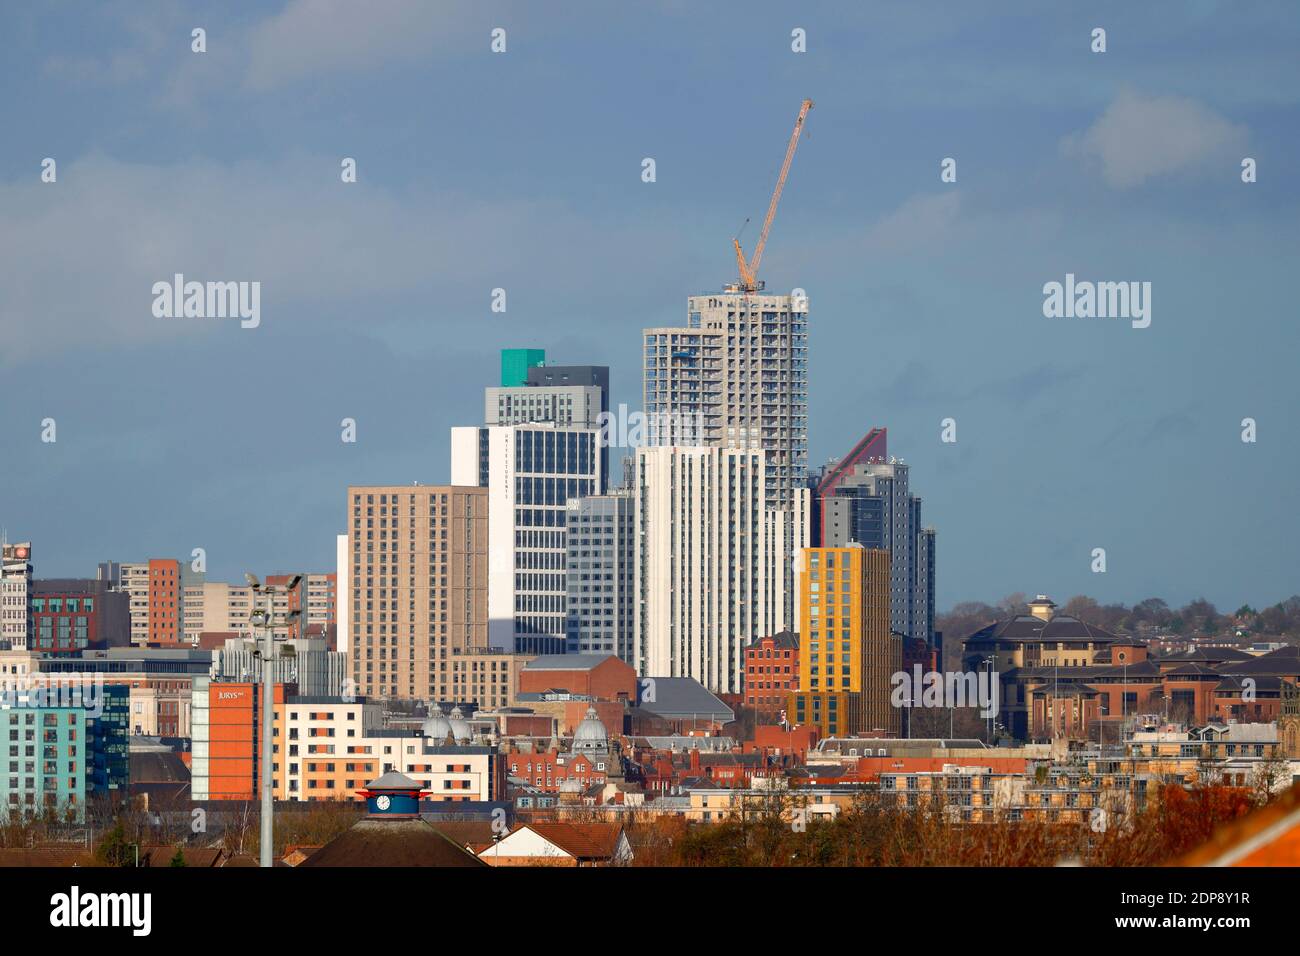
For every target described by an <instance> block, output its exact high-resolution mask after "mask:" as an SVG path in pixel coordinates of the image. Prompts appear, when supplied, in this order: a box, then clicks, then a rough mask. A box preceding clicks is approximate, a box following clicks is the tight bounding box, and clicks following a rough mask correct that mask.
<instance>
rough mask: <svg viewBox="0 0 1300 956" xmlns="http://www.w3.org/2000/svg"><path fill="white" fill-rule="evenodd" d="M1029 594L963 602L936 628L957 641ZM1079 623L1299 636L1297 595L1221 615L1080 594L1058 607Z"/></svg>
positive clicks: (1204, 605)
mask: <svg viewBox="0 0 1300 956" xmlns="http://www.w3.org/2000/svg"><path fill="white" fill-rule="evenodd" d="M1029 600H1031V598H1030V597H1029V596H1028V595H1025V594H1022V593H1017V594H1011V595H1008V596H1007V597H1005V598H1003V599H1002V600H1001V601H999V602H998V603H997V604H985V603H984V602H983V601H963V602H962V603H960V604H957V605H954V606H953V608H952V610H950V611H948V612H947V613H946V614H939V615H938V616H937V617H938V620H937V621H936V624H935V626H936V628H937V629H939V630H941V631H943V635H944V640H945V641H949V640H955V641H961V640H963V639H965V638H967V637H969V636H970V635H971V634H973V633H974V632H975V631H977V630H979V629H980V628H981V627H984V626H985V625H986V624H990V623H992V622H993V621H997V620H1001V619H1003V618H1007V617H1011V616H1013V615H1016V614H1027V613H1028V607H1027V604H1028V602H1029ZM1057 613H1058V614H1069V615H1072V616H1074V617H1077V618H1078V619H1079V620H1081V621H1086V622H1087V623H1089V624H1095V625H1096V626H1098V627H1100V628H1104V629H1105V630H1107V631H1111V632H1112V633H1115V634H1122V635H1125V636H1133V637H1150V636H1154V635H1155V634H1171V635H1175V636H1178V637H1197V636H1200V637H1219V636H1228V635H1235V634H1236V633H1237V631H1242V632H1244V633H1246V634H1249V635H1251V636H1253V637H1257V638H1260V639H1269V638H1273V639H1287V638H1291V639H1295V638H1298V637H1300V595H1293V596H1292V597H1289V598H1287V599H1286V600H1285V601H1279V602H1278V603H1277V604H1274V605H1273V606H1272V607H1268V608H1264V609H1263V610H1256V609H1255V608H1252V607H1250V606H1249V605H1242V606H1241V607H1239V608H1237V610H1235V611H1233V612H1230V613H1229V612H1222V611H1220V610H1219V609H1218V608H1216V607H1215V606H1214V605H1213V604H1212V603H1211V602H1209V601H1207V600H1205V599H1204V598H1197V599H1196V600H1195V601H1189V602H1188V603H1187V604H1184V605H1183V606H1182V607H1179V608H1173V607H1170V606H1169V605H1168V604H1167V603H1165V601H1164V600H1162V599H1161V598H1147V599H1146V600H1145V601H1139V602H1138V603H1137V604H1134V605H1133V606H1132V607H1130V606H1129V605H1127V604H1099V603H1097V601H1095V600H1093V599H1092V598H1090V597H1088V596H1087V595H1083V594H1080V595H1078V596H1076V597H1072V598H1070V600H1068V601H1066V602H1065V604H1064V605H1063V606H1062V607H1060V608H1058V609H1057Z"/></svg>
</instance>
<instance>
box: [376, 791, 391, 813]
mask: <svg viewBox="0 0 1300 956" xmlns="http://www.w3.org/2000/svg"><path fill="white" fill-rule="evenodd" d="M392 802H393V801H392V800H390V799H388V794H381V795H380V796H379V797H378V798H377V799H376V800H375V806H377V807H378V808H379V809H380V810H387V809H388V805H389V804H390V803H392Z"/></svg>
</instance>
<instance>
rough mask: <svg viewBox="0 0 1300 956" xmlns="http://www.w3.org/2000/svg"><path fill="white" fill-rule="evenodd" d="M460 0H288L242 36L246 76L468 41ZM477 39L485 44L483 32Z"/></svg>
mask: <svg viewBox="0 0 1300 956" xmlns="http://www.w3.org/2000/svg"><path fill="white" fill-rule="evenodd" d="M473 10H474V6H473V4H471V3H467V2H464V0H438V2H437V3H430V2H428V0H366V2H364V3H358V2H356V0H292V2H290V3H289V4H288V6H286V7H285V8H284V10H283V11H281V12H280V13H279V14H277V15H276V16H273V17H270V18H268V19H267V20H264V21H262V22H261V23H259V24H258V25H257V26H256V27H254V28H253V30H252V31H251V33H250V35H249V38H248V45H249V53H250V61H249V65H248V74H247V77H246V80H247V83H248V85H249V86H250V87H252V88H253V89H258V90H264V89H268V88H271V87H275V86H279V85H281V84H284V83H292V82H296V81H299V80H303V79H306V78H309V77H311V76H314V75H317V74H319V73H321V72H325V71H340V70H341V71H357V70H365V69H371V68H374V67H378V66H382V65H384V64H386V63H389V62H392V61H394V60H410V59H415V58H417V57H420V56H428V55H430V54H433V53H435V52H436V51H439V50H446V49H449V48H452V47H456V46H458V47H460V48H461V49H467V48H468V45H469V44H470V43H472V42H473V39H472V37H471V36H470V34H469V23H468V22H467V21H469V20H471V19H472V18H471V17H470V16H469V14H470V13H472V11H473ZM478 42H479V44H480V46H481V48H482V50H483V51H484V52H486V51H487V49H488V46H487V44H488V34H487V32H486V30H485V31H483V32H482V34H481V36H480V37H479V41H478Z"/></svg>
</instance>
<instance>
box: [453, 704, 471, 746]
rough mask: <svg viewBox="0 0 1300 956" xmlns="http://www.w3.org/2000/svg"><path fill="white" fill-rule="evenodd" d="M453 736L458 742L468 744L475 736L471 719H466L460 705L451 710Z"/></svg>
mask: <svg viewBox="0 0 1300 956" xmlns="http://www.w3.org/2000/svg"><path fill="white" fill-rule="evenodd" d="M450 723H451V736H452V739H453V740H455V741H456V743H458V744H467V743H469V742H470V741H471V740H472V739H473V737H474V734H473V732H472V731H471V730H470V729H469V721H468V720H466V719H465V714H464V713H463V712H462V711H461V709H460V708H459V707H453V708H452V711H451V721H450Z"/></svg>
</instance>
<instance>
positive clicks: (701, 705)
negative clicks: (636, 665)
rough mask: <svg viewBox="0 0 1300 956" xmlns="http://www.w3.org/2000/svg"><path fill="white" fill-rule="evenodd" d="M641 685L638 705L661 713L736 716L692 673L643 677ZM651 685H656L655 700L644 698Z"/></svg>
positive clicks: (711, 717) (669, 715)
mask: <svg viewBox="0 0 1300 956" xmlns="http://www.w3.org/2000/svg"><path fill="white" fill-rule="evenodd" d="M647 681H649V682H650V683H647ZM641 687H642V694H643V699H642V700H641V702H640V704H639V707H640V708H641V710H644V711H647V712H648V713H651V714H654V715H656V716H658V717H664V718H685V717H698V718H700V719H703V720H718V721H722V722H724V723H725V722H727V721H731V720H735V718H736V714H735V712H734V711H733V710H732V709H731V708H730V707H728V706H727V705H726V704H724V703H723V702H722V701H721V700H719V699H718V698H717V697H715V696H714V695H713V694H711V693H709V691H708V690H706V689H705V687H704V685H703V684H701V683H700V682H699V681H697V680H695V679H694V678H693V677H649V678H644V679H643V680H642V681H641ZM648 688H649V689H653V696H654V700H645V699H644V695H646V694H647V693H648V691H647V689H648Z"/></svg>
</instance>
